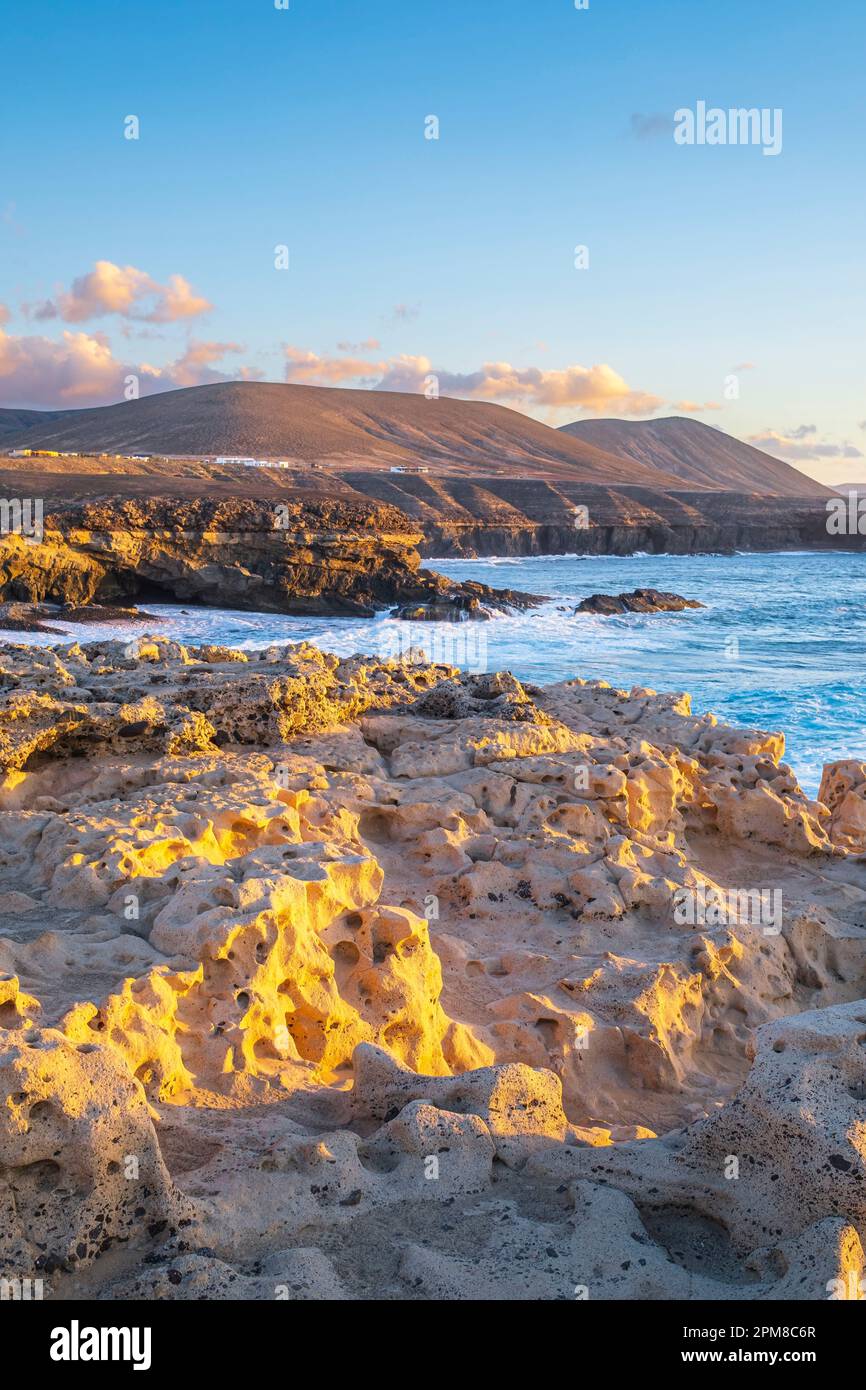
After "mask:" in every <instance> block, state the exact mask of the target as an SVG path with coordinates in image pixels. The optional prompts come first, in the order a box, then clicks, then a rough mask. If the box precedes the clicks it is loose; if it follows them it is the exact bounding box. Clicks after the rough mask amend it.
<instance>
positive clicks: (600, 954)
mask: <svg viewBox="0 0 866 1390" xmlns="http://www.w3.org/2000/svg"><path fill="white" fill-rule="evenodd" d="M783 752H784V743H783V738H782V736H781V735H780V734H778V733H764V732H761V731H759V730H754V729H733V728H730V727H728V726H725V725H720V724H718V723H717V721H716V720H715V719H714V718H713V716H711V715H703V716H695V715H692V713H691V711H690V705H689V700H688V697H687V696H685V695H659V694H656V693H655V692H654V691H651V690H646V689H640V688H637V689H633V690H632V691H630V692H625V691H620V690H615V689H613V688H611V687H610V686H608V685H606V684H605V683H603V682H584V681H581V680H573V681H567V682H562V683H559V684H556V685H552V686H547V687H545V688H543V689H541V688H527V687H524V686H522V685H521V684H520V683H519V682H518V681H516V680H514V678H513V677H510V676H508V675H507V674H505V673H500V674H498V675H485V676H474V677H468V676H461V675H460V674H459V673H458V672H456V671H455V670H454V669H453V668H450V667H445V666H428V665H422V664H413V663H411V662H410V661H408V660H407V661H403V662H382V661H378V660H375V659H373V658H365V657H353V658H351V659H347V660H341V659H339V658H337V657H334V656H328V655H324V654H322V653H320V652H319V651H318V650H317V649H315V648H312V647H307V646H304V645H299V646H294V647H273V648H269V649H266V650H263V651H259V652H252V653H245V652H240V651H236V650H232V649H223V648H218V647H200V648H185V647H183V646H181V645H179V644H177V643H174V642H171V641H169V640H168V639H166V638H164V637H160V636H154V637H151V638H144V639H138V640H136V641H135V642H133V643H129V644H127V643H122V642H116V641H102V642H93V643H87V644H77V643H73V644H67V645H64V646H56V647H50V648H30V647H25V646H14V645H12V646H6V647H4V648H2V649H0V765H2V770H3V782H2V788H0V847H2V848H0V1211H2V1212H3V1221H2V1223H0V1275H2V1277H3V1278H5V1279H7V1280H15V1279H24V1278H33V1277H42V1278H44V1280H45V1282H46V1284H47V1286H48V1293H49V1296H53V1297H75V1296H96V1297H100V1298H107V1299H125V1298H181V1299H183V1298H219V1299H223V1298H224V1299H284V1298H285V1299H335V1300H343V1299H352V1298H363V1299H453V1298H463V1297H471V1298H483V1299H555V1300H563V1299H575V1298H578V1299H582V1298H589V1299H597V1298H603V1299H630V1298H647V1299H663V1298H671V1297H675V1298H677V1297H678V1298H691V1299H707V1300H715V1299H722V1300H724V1299H733V1298H741V1297H747V1298H755V1299H773V1298H795V1299H801V1300H814V1299H823V1298H829V1297H840V1298H852V1297H853V1298H856V1297H860V1296H861V1295H862V1290H863V1284H862V1282H861V1280H862V1275H863V1263H864V1258H863V1249H862V1244H861V1241H862V1239H863V1237H864V1233H866V1198H864V1192H866V1182H864V1160H866V1046H864V1043H866V1003H864V1002H863V996H864V994H866V988H864V975H866V952H864V943H866V926H864V922H866V917H864V912H866V874H864V866H863V859H862V855H863V852H864V845H863V840H862V836H863V830H862V829H861V826H860V822H861V819H862V817H861V813H860V811H859V810H858V807H859V806H861V805H862V804H863V802H862V796H863V789H864V788H866V775H864V770H863V768H862V766H861V765H859V764H851V763H841V764H836V765H834V766H833V767H831V768H828V769H827V770H826V771H825V778H824V782H823V783H822V791H821V798H820V799H819V800H812V799H810V798H808V797H807V796H806V795H804V794H803V792H802V791H801V790H800V788H799V786H798V784H797V781H796V778H795V776H794V774H793V773H792V772H791V770H790V769H789V768H788V767H787V766H786V765H785V764H784V762H783V761H782V757H783ZM684 904H685V905H686V907H685V909H684Z"/></svg>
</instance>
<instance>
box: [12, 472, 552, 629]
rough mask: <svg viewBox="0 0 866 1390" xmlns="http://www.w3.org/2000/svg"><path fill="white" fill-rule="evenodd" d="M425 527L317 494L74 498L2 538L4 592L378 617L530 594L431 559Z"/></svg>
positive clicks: (478, 605)
mask: <svg viewBox="0 0 866 1390" xmlns="http://www.w3.org/2000/svg"><path fill="white" fill-rule="evenodd" d="M421 539H422V537H421V535H420V533H419V532H418V531H417V530H416V529H414V528H413V526H412V524H411V523H410V522H409V521H408V520H407V518H406V517H405V516H404V515H403V514H402V513H401V512H399V511H397V510H396V509H395V508H393V507H388V506H381V505H376V504H372V505H371V504H365V503H364V502H362V501H360V500H359V501H357V502H343V501H335V500H333V499H313V500H307V501H304V502H300V501H294V502H290V503H279V504H275V505H267V504H265V503H263V502H257V501H255V500H253V499H250V498H242V497H241V498H223V499H198V500H190V499H184V498H177V497H152V498H150V499H141V498H136V499H126V500H117V501H111V502H101V501H91V502H84V503H82V504H80V505H76V504H74V503H69V504H67V505H66V506H65V507H62V508H60V509H57V510H55V511H54V512H52V513H51V514H50V515H49V516H47V517H46V518H45V521H44V532H43V534H42V536H41V539H40V538H37V537H28V536H26V535H22V534H14V533H13V534H7V535H5V536H3V537H2V538H0V600H23V601H27V602H33V603H42V602H45V601H49V602H55V603H64V604H73V605H82V604H91V603H106V604H117V603H127V602H130V601H132V602H135V601H138V600H150V601H151V602H159V601H162V602H169V601H174V600H180V601H183V602H188V603H198V604H206V605H212V606H214V605H215V606H218V607H224V608H237V609H251V610H256V611H259V612H279V613H293V614H312V615H316V614H329V615H330V614H333V615H354V616H360V617H370V616H372V615H373V614H374V613H375V612H376V611H379V610H382V609H384V608H387V607H389V606H390V605H393V604H401V605H407V606H412V605H419V604H420V605H424V604H432V605H436V606H437V608H438V609H439V611H446V612H447V611H448V610H449V609H450V610H451V611H452V612H453V614H454V616H455V617H461V616H467V617H471V616H473V615H480V614H481V613H482V612H483V611H484V609H485V605H487V606H489V607H497V606H498V607H502V606H505V605H508V604H511V603H515V604H520V603H523V602H526V601H527V596H523V595H518V594H511V593H508V592H500V591H496V590H493V589H489V588H487V587H486V586H485V585H478V584H473V585H463V584H459V583H455V582H454V581H452V580H449V579H446V578H445V577H444V576H442V575H438V574H435V573H434V572H433V571H431V570H425V569H421V558H420V555H419V552H418V544H419V542H420V541H421Z"/></svg>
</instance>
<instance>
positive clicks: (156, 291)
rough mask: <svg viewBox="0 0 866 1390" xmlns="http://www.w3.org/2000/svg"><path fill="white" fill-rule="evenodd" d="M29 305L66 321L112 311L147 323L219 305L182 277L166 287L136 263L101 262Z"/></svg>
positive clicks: (38, 314) (39, 315)
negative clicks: (52, 294)
mask: <svg viewBox="0 0 866 1390" xmlns="http://www.w3.org/2000/svg"><path fill="white" fill-rule="evenodd" d="M24 308H25V310H26V312H27V313H28V314H29V316H30V317H31V318H34V319H39V320H46V319H54V318H61V319H63V321H64V322H65V323H86V322H87V320H88V319H95V318H103V317H105V316H106V315H108V314H118V315H119V316H120V317H121V318H127V319H138V320H143V321H144V322H146V323H177V322H179V321H180V320H182V319H190V318H196V317H197V316H198V315H199V314H204V313H207V311H208V310H209V309H211V308H213V305H212V304H210V302H209V301H208V300H207V299H205V298H204V297H203V296H202V295H199V294H196V292H195V290H194V289H193V288H192V286H191V285H190V283H189V281H188V280H185V279H184V277H183V276H182V275H170V276H169V277H168V283H167V284H165V285H161V284H160V283H159V282H158V281H157V280H154V279H153V277H152V276H150V275H148V274H147V272H146V271H144V270H138V269H137V268H136V267H135V266H133V265H127V266H119V265H115V264H114V262H113V261H97V262H96V264H95V265H94V267H93V269H92V270H90V271H88V273H87V274H86V275H80V276H78V278H77V279H75V280H73V282H72V287H71V288H70V289H69V290H61V291H60V292H59V293H58V294H57V296H56V298H55V299H47V300H45V301H44V302H43V303H42V304H38V305H25V306H24Z"/></svg>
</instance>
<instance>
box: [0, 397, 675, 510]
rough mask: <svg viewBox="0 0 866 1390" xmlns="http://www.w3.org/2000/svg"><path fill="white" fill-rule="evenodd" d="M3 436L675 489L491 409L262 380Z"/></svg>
mask: <svg viewBox="0 0 866 1390" xmlns="http://www.w3.org/2000/svg"><path fill="white" fill-rule="evenodd" d="M22 413H27V414H31V415H38V413H37V412H22ZM2 438H3V444H4V447H5V448H20V447H26V446H32V447H37V448H46V449H66V450H74V451H76V452H78V453H91V452H94V451H96V452H118V453H151V454H173V455H190V454H193V455H206V454H216V455H224V454H229V455H231V454H244V455H245V454H252V455H257V456H259V455H260V456H263V457H270V458H276V457H281V458H287V459H289V460H290V461H292V462H296V463H301V464H311V463H327V464H329V465H336V466H338V467H340V466H349V467H358V466H361V465H363V467H364V468H371V467H372V468H376V467H381V468H387V467H389V466H395V465H396V466H400V465H406V464H414V465H416V466H417V465H419V464H427V465H429V466H431V467H432V466H433V465H435V466H436V468H437V470H447V471H457V472H471V473H477V472H490V471H491V470H493V471H495V470H496V469H497V468H502V469H503V470H506V471H507V472H508V473H510V474H512V476H513V475H514V472H515V470H520V473H518V474H517V476H520V475H521V474H522V473H525V472H530V473H541V474H544V475H545V476H558V477H563V478H569V479H571V480H574V481H581V480H582V481H586V482H596V483H608V482H618V483H638V484H641V485H645V486H652V487H662V488H664V487H669V486H676V485H677V480H676V477H674V476H673V475H671V474H665V473H660V472H659V470H657V469H655V468H652V467H647V466H646V465H644V464H643V463H640V462H637V461H635V460H633V459H631V458H628V457H625V456H623V457H616V456H615V455H613V454H609V453H606V452H605V451H604V450H603V449H601V448H599V447H598V446H597V445H595V444H593V443H591V442H587V441H585V440H582V439H575V438H572V437H570V436H569V435H567V434H563V433H561V432H560V431H559V430H554V429H551V428H550V427H549V426H547V425H543V424H541V423H540V422H539V421H538V420H533V419H531V418H530V417H529V416H528V415H522V414H520V413H519V412H518V411H515V410H507V409H506V408H505V407H504V406H501V405H488V404H487V403H485V402H477V401H457V400H450V399H444V398H443V399H439V400H427V399H426V397H424V396H419V395H409V394H405V393H401V392H396V391H347V390H343V389H341V388H336V387H322V386H288V385H280V384H277V383H268V382H220V383H218V384H216V385H213V386H192V387H187V388H186V389H184V390H179V391H164V392H160V393H158V394H156V395H153V396H146V397H143V398H142V399H140V400H137V401H124V402H122V403H121V404H119V405H108V406H98V407H96V408H94V409H91V410H73V411H69V412H64V413H61V414H58V413H57V412H45V413H44V415H38V418H37V420H36V421H35V422H27V423H26V425H25V427H23V428H21V429H19V430H17V431H14V432H13V431H11V430H10V431H4V432H3V434H2Z"/></svg>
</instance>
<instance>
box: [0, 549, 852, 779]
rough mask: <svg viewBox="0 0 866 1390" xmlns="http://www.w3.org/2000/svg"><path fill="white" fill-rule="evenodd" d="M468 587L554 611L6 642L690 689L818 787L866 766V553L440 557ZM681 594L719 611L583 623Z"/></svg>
mask: <svg viewBox="0 0 866 1390" xmlns="http://www.w3.org/2000/svg"><path fill="white" fill-rule="evenodd" d="M425 563H426V564H427V565H428V566H429V567H430V568H433V569H438V570H439V571H440V572H442V573H444V574H447V575H450V576H452V577H453V578H455V579H474V580H480V581H482V582H483V583H486V584H490V585H494V586H496V587H500V588H511V589H521V590H524V591H528V592H531V593H535V594H544V595H547V596H549V601H548V602H546V603H545V604H544V605H543V606H542V607H541V608H540V609H534V610H530V611H529V612H526V613H520V614H514V615H502V616H497V617H495V618H493V619H491V621H489V622H485V623H476V622H471V623H461V624H451V623H403V622H397V621H395V620H394V619H392V618H390V617H389V616H388V615H382V616H380V617H378V618H375V619H372V620H369V619H367V620H365V619H357V618H291V617H283V616H281V615H276V614H257V613H239V612H235V611H231V610H227V609H216V608H214V609H202V608H190V609H184V606H183V605H182V604H177V605H173V604H172V605H163V604H156V605H153V604H149V605H147V609H148V612H150V613H152V614H154V616H155V618H157V619H158V621H148V622H146V623H142V624H140V625H139V624H123V625H122V626H121V625H119V626H117V627H113V626H111V625H107V624H98V625H88V624H75V625H71V624H70V625H69V626H68V627H67V629H66V630H67V631H68V633H69V637H68V639H66V638H61V637H56V636H53V635H52V636H49V635H48V634H20V633H11V632H8V633H0V638H2V640H4V641H6V642H25V641H26V642H33V643H38V644H39V645H47V644H50V643H59V642H62V641H64V640H70V641H73V640H78V641H82V642H84V641H93V640H97V639H99V638H105V637H109V636H111V637H118V636H124V637H127V638H131V637H132V636H134V635H137V634H138V633H141V632H148V631H150V632H153V631H164V632H165V633H167V634H168V635H170V636H172V637H174V638H175V639H176V640H177V641H180V642H187V643H196V642H218V643H222V644H225V645H231V646H238V647H243V648H251V647H259V646H263V645H266V644H268V643H270V642H294V641H300V640H307V641H310V642H315V643H316V644H317V645H318V646H320V647H321V648H323V649H324V650H326V651H333V652H336V653H338V654H339V655H342V656H348V655H352V654H353V653H355V652H364V653H369V654H371V655H377V656H394V655H397V654H398V653H400V652H402V651H405V650H406V649H407V647H409V646H414V647H416V648H421V649H423V650H424V651H425V653H426V655H427V656H428V657H429V658H430V659H431V660H441V661H452V662H453V663H454V664H455V665H459V666H463V667H464V668H468V669H472V670H491V671H492V670H509V671H512V672H513V673H514V675H515V676H517V677H518V678H520V679H522V680H529V681H535V682H538V683H546V682H549V681H555V680H563V679H567V678H571V677H573V676H582V677H584V678H586V679H588V678H592V679H603V680H606V681H609V682H610V683H611V684H612V685H616V686H621V687H623V688H626V689H628V688H630V687H631V686H633V685H644V686H650V687H652V688H653V689H656V690H675V691H680V690H686V691H689V692H690V694H691V696H692V707H693V709H694V710H695V711H696V712H703V711H705V710H712V711H714V712H715V713H716V714H717V715H719V717H720V718H722V719H725V720H727V721H728V722H730V723H734V724H741V725H751V726H756V727H758V728H764V729H772V730H782V731H783V732H784V733H785V735H786V740H787V753H786V757H787V760H788V761H789V762H790V763H791V764H792V766H793V767H794V770H795V771H796V772H797V774H798V776H799V777H800V780H801V782H802V784H803V785H804V787H805V788H806V789H807V790H808V791H809V792H811V793H814V792H815V791H816V790H817V787H818V782H819V780H820V775H821V767H822V765H823V764H824V763H825V762H829V761H833V760H834V759H837V758H843V757H856V758H863V759H866V554H863V553H860V554H857V553H847V552H841V551H838V552H830V553H819V552H787V553H777V554H762V555H752V554H742V555H733V556H717V555H698V556H675V555H635V556H629V557H625V558H623V557H615V556H602V557H598V556H589V557H584V556H543V557H532V558H529V559H485V560H450V559H449V560H429V561H426V562H425ZM642 586H652V587H653V588H658V589H669V590H673V591H674V592H675V593H679V594H682V595H684V596H685V597H687V598H695V599H699V600H700V601H701V602H702V603H704V604H706V608H704V609H695V610H686V611H685V612H683V613H671V614H663V613H660V614H651V615H640V614H631V615H628V616H623V617H612V618H602V617H597V616H594V615H591V614H582V613H581V614H574V612H573V609H574V607H575V605H576V604H577V603H578V602H579V601H580V599H581V598H585V597H586V596H587V595H588V594H592V593H619V592H621V591H623V590H630V589H634V588H636V587H642Z"/></svg>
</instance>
